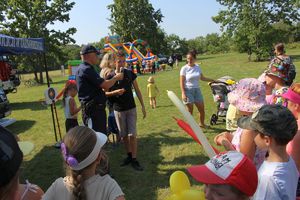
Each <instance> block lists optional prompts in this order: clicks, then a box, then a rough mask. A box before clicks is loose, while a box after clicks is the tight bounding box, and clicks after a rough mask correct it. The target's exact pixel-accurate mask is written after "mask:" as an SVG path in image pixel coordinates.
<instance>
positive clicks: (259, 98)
mask: <svg viewBox="0 0 300 200" xmlns="http://www.w3.org/2000/svg"><path fill="white" fill-rule="evenodd" d="M228 101H229V103H231V104H232V105H234V106H235V107H236V108H237V109H238V110H240V111H245V112H255V111H256V110H258V109H259V108H260V107H261V106H263V105H265V104H266V87H265V85H264V84H263V83H262V82H261V81H259V80H257V79H255V78H245V79H241V80H240V81H239V83H238V84H237V86H236V88H235V89H234V90H233V91H232V92H230V93H229V94H228Z"/></svg>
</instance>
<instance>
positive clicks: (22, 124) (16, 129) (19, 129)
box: [7, 120, 36, 135]
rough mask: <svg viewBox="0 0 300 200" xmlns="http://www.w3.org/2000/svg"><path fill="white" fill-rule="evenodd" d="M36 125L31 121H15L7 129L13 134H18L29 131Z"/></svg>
mask: <svg viewBox="0 0 300 200" xmlns="http://www.w3.org/2000/svg"><path fill="white" fill-rule="evenodd" d="M35 123H36V121H33V120H17V121H16V122H15V123H13V124H12V125H10V126H8V127H7V128H8V129H9V130H11V132H12V133H14V134H17V135H18V134H20V133H23V132H24V131H27V130H29V129H30V128H31V127H33V125H34V124H35Z"/></svg>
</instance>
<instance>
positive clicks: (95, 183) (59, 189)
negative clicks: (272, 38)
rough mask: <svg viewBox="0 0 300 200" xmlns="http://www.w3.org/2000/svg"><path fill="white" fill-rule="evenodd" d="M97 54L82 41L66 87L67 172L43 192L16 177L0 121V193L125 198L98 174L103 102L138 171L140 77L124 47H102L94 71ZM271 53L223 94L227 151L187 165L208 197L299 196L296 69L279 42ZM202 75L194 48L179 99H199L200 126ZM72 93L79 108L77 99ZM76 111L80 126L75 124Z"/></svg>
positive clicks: (11, 144) (17, 155)
mask: <svg viewBox="0 0 300 200" xmlns="http://www.w3.org/2000/svg"><path fill="white" fill-rule="evenodd" d="M97 53H98V51H97V49H96V48H95V47H93V46H91V45H86V46H84V47H83V48H82V50H81V52H80V54H81V58H82V64H81V65H80V66H79V69H78V72H77V76H76V77H77V79H76V85H74V84H68V85H66V89H65V92H64V98H63V103H64V107H65V115H66V130H67V134H66V135H65V136H64V138H63V141H62V143H61V152H62V157H63V160H64V164H65V166H66V176H65V177H64V178H58V179H57V180H55V181H54V182H53V183H52V185H51V186H50V187H49V188H48V190H47V191H46V192H45V193H44V192H43V191H42V190H41V189H40V188H39V187H38V186H36V185H33V184H30V183H29V182H28V183H27V184H25V185H24V184H20V183H19V174H20V165H21V163H22V159H23V154H22V151H21V150H20V148H19V146H18V144H17V141H16V137H15V136H14V135H13V134H12V133H10V132H9V131H8V130H6V129H5V128H2V127H0V132H1V133H0V171H1V176H0V200H2V199H18V200H19V199H32V200H35V199H41V198H42V199H45V200H51V199H53V200H54V199H55V200H56V199H58V200H60V199H108V200H123V199H125V196H124V193H123V191H122V190H121V188H120V186H119V185H118V183H117V182H116V181H115V180H114V179H113V178H111V176H110V175H109V174H107V173H106V174H102V175H99V166H100V165H101V164H103V163H107V162H106V160H107V155H106V154H105V153H104V151H103V148H105V147H104V146H105V144H106V142H107V135H106V134H107V116H106V110H105V108H106V107H107V106H108V107H109V112H110V113H111V114H113V115H114V116H115V119H116V123H117V127H118V131H119V136H120V137H121V138H122V139H123V141H124V144H125V148H126V153H127V157H126V158H125V159H124V160H123V161H122V163H121V166H125V165H129V164H131V165H132V167H133V168H134V169H135V170H138V171H142V170H143V167H142V166H141V165H140V164H139V162H138V161H137V137H136V136H137V130H136V122H137V110H136V104H135V101H134V93H135V94H136V96H137V98H138V100H139V102H140V105H141V111H142V115H143V118H145V117H146V110H145V105H144V102H143V97H142V95H141V91H140V89H139V86H138V83H137V80H136V79H137V76H136V74H135V73H133V72H132V71H131V70H129V69H126V68H125V54H124V53H123V52H122V51H118V52H117V53H107V54H105V55H104V57H103V59H102V61H101V63H100V67H101V72H100V74H99V73H97V72H96V70H95V67H96V66H97V65H98V62H99V59H98V56H97ZM275 53H276V56H275V57H274V59H273V60H272V61H271V63H270V65H269V67H268V69H267V70H266V71H265V72H264V73H263V74H262V75H261V76H260V77H259V78H258V79H255V78H245V79H242V80H240V81H239V82H238V83H237V85H236V87H235V89H234V90H233V91H232V92H231V93H229V94H228V101H229V103H230V106H229V108H228V111H227V118H226V120H227V122H226V128H227V130H228V131H226V132H223V133H220V134H218V135H217V136H216V137H215V139H214V142H215V143H216V144H217V145H223V146H224V148H225V149H226V152H224V153H221V154H218V155H216V156H215V157H213V158H212V159H210V160H209V161H208V162H207V163H206V164H204V165H200V166H191V167H189V168H188V169H187V170H188V172H189V173H190V174H191V176H192V177H194V178H195V179H196V180H197V181H199V182H202V183H204V184H205V189H204V192H205V196H206V199H208V200H246V199H250V198H251V199H253V200H261V199H265V200H268V199H278V200H279V199H280V200H285V199H287V200H294V199H296V198H297V196H299V195H300V190H299V188H300V187H299V184H298V182H299V170H300V131H299V130H298V129H300V128H298V126H299V120H298V118H299V116H300V83H293V80H294V78H295V69H294V66H293V64H292V62H291V59H290V57H289V56H287V55H286V54H285V53H284V46H283V44H278V45H276V46H275ZM199 80H202V81H209V82H210V81H215V80H214V79H211V78H208V77H206V76H204V75H203V72H202V70H201V68H200V66H199V65H197V64H196V55H195V52H193V51H191V52H188V54H187V64H186V65H185V66H183V67H182V68H181V70H180V88H181V92H182V101H183V102H184V104H185V105H186V107H187V109H188V111H189V112H191V113H192V112H193V105H194V104H195V105H196V107H197V109H198V111H199V115H200V116H199V118H200V122H199V126H201V127H202V128H208V127H207V125H206V124H205V123H204V121H205V120H204V116H205V112H204V101H203V96H202V93H201V90H200V87H199ZM148 82H149V84H148V85H147V90H148V94H149V93H151V95H149V97H150V99H149V100H150V105H151V106H152V108H155V107H156V99H155V96H156V95H157V93H158V89H157V87H156V86H155V84H154V78H153V77H149V79H148ZM292 83H293V84H292ZM133 90H134V92H133ZM77 94H78V98H79V101H80V106H79V107H77V105H76V101H75V99H74V98H75V97H76V95H77ZM80 110H81V111H82V118H83V123H84V124H85V126H79V125H78V121H77V113H78V112H79V111H80Z"/></svg>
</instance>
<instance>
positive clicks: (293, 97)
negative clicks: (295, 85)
mask: <svg viewBox="0 0 300 200" xmlns="http://www.w3.org/2000/svg"><path fill="white" fill-rule="evenodd" d="M281 96H282V97H283V98H284V99H287V100H290V101H291V102H293V103H297V104H300V95H299V94H298V93H296V92H294V91H293V90H292V89H291V88H289V89H288V91H287V92H286V93H284V94H282V95H281Z"/></svg>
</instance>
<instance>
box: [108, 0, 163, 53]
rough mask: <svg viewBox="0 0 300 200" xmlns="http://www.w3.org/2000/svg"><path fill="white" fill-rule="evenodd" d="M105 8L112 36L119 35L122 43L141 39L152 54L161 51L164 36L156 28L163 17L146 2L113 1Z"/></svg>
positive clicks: (135, 0) (134, 0)
mask: <svg viewBox="0 0 300 200" xmlns="http://www.w3.org/2000/svg"><path fill="white" fill-rule="evenodd" d="M107 8H108V9H109V10H110V11H111V16H110V19H109V20H110V22H111V26H110V30H111V32H112V34H118V35H120V36H121V37H122V38H123V41H124V42H129V41H133V40H135V39H138V38H140V39H143V40H145V41H147V42H148V43H149V44H150V46H151V48H152V50H153V51H154V52H159V51H161V50H162V49H163V44H164V41H163V40H164V34H161V32H160V30H159V27H158V24H159V23H160V22H162V18H163V15H162V13H161V10H160V9H158V10H154V8H153V6H152V4H151V3H149V1H148V0H114V3H113V4H110V5H108V7H107Z"/></svg>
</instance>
